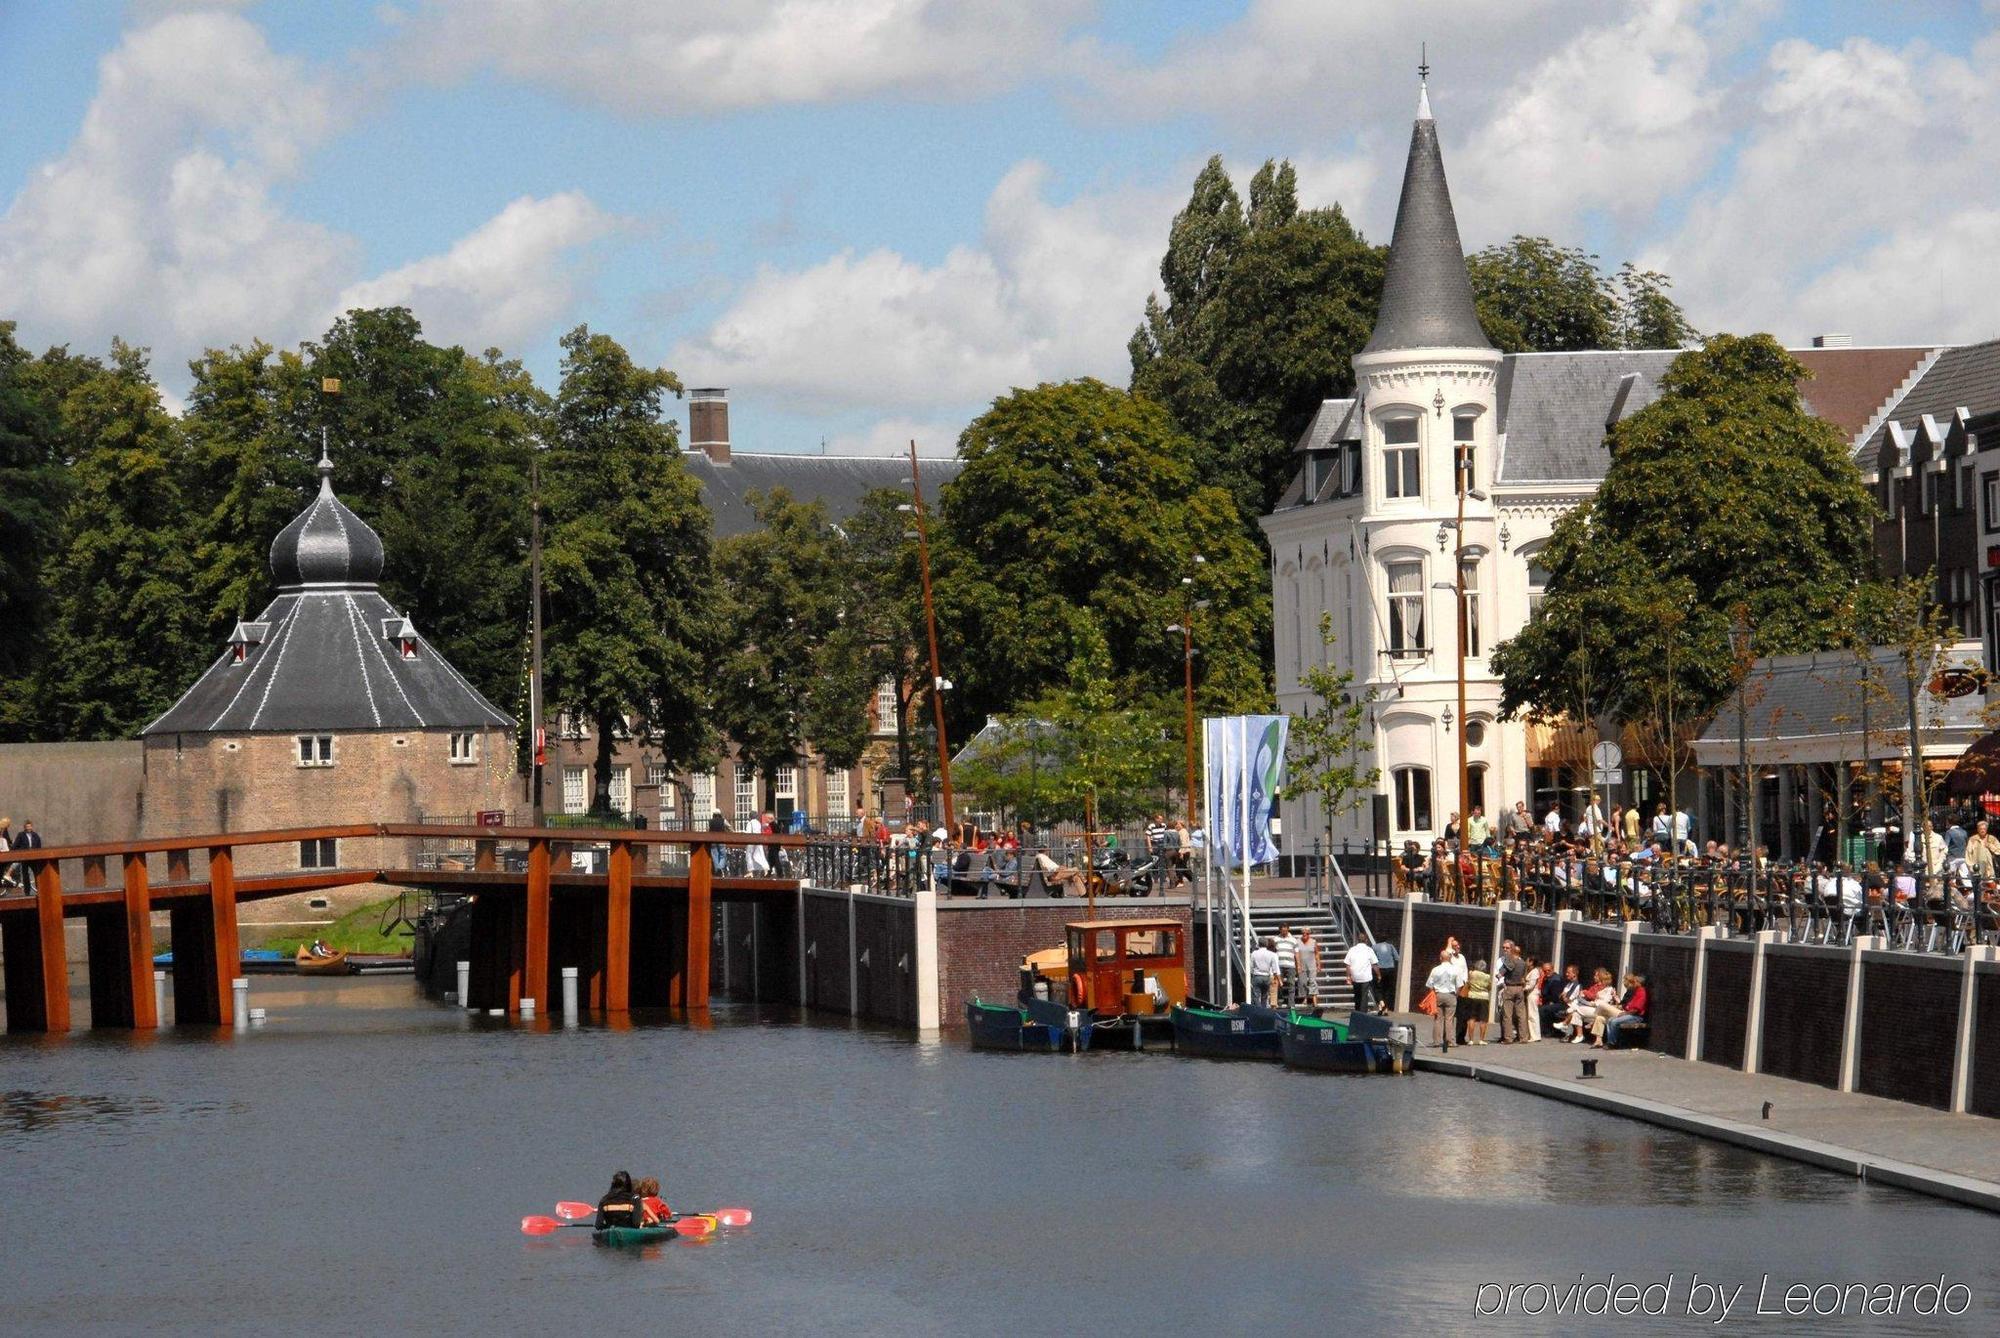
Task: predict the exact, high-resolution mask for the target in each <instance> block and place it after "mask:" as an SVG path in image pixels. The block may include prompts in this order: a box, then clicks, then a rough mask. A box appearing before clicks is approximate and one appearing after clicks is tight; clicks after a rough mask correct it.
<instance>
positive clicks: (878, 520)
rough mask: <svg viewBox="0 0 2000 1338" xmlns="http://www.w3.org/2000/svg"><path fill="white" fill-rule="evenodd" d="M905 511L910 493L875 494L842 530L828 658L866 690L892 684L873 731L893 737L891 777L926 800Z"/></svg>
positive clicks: (918, 619)
mask: <svg viewBox="0 0 2000 1338" xmlns="http://www.w3.org/2000/svg"><path fill="white" fill-rule="evenodd" d="M908 504H909V494H908V493H907V492H904V491H902V490H900V489H896V488H875V489H872V490H870V491H869V492H868V493H867V494H865V495H864V496H863V497H862V499H861V503H860V505H859V506H857V507H856V508H855V510H854V514H853V515H851V516H849V517H848V518H847V519H846V520H844V521H842V522H841V524H840V530H841V532H842V533H843V534H844V535H846V538H847V542H846V544H845V546H844V562H845V574H844V583H845V593H846V595H847V603H846V608H845V616H843V617H842V619H841V622H840V627H839V630H838V631H836V632H835V633H834V635H833V636H832V637H830V638H829V639H828V653H829V655H831V656H834V657H836V658H838V659H839V660H841V661H842V662H845V663H851V664H853V665H855V666H858V673H859V676H860V677H861V679H862V680H863V681H864V682H866V683H867V684H868V685H869V686H870V687H871V689H872V687H873V685H875V684H878V683H880V682H882V681H883V680H884V679H887V680H889V681H891V682H893V683H895V685H896V718H895V719H894V720H883V721H879V722H877V728H878V729H881V730H883V731H885V732H887V731H892V730H893V731H894V733H895V735H896V767H895V774H896V775H898V776H901V777H903V778H904V779H905V780H908V781H910V782H911V783H912V790H913V792H915V793H929V778H930V775H931V772H932V771H933V770H934V767H933V764H932V759H931V757H930V752H929V750H928V749H913V748H912V746H911V740H912V737H913V734H915V733H917V732H918V731H917V730H916V729H915V726H916V723H917V716H918V715H919V713H920V712H921V711H925V710H928V709H929V696H928V694H929V691H930V673H929V659H928V655H929V647H928V645H927V644H926V640H925V633H924V621H923V619H924V612H923V602H922V598H921V595H920V589H921V586H920V580H921V578H920V576H919V573H918V570H917V545H916V543H915V541H914V540H913V539H911V538H910V533H911V530H910V523H911V522H910V517H909V516H908V515H906V514H905V513H904V512H903V510H902V508H903V507H904V506H906V505H908ZM920 779H921V780H922V782H923V786H922V788H919V787H918V786H917V784H916V782H918V781H919V780H920Z"/></svg>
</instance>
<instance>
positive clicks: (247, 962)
mask: <svg viewBox="0 0 2000 1338" xmlns="http://www.w3.org/2000/svg"><path fill="white" fill-rule="evenodd" d="M173 964H174V955H173V954H172V953H171V952H162V953H156V954H154V957H153V965H154V966H172V965H173ZM236 969H237V970H238V971H241V972H242V973H243V974H244V975H246V976H288V975H291V974H292V973H293V972H294V971H296V970H298V964H297V963H296V962H295V961H293V960H292V954H290V953H288V952H280V951H278V950H277V949H276V948H245V949H244V950H243V955H242V957H241V958H239V959H238V961H237V964H236Z"/></svg>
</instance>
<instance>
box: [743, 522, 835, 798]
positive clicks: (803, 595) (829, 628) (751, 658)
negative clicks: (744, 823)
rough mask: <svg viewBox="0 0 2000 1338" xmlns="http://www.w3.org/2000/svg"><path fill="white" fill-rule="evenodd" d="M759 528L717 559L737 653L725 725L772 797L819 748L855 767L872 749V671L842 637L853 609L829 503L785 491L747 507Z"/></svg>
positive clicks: (829, 758)
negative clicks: (785, 772)
mask: <svg viewBox="0 0 2000 1338" xmlns="http://www.w3.org/2000/svg"><path fill="white" fill-rule="evenodd" d="M747 500H748V501H749V503H750V506H751V510H752V511H753V513H754V514H755V515H756V517H757V526H758V527H757V529H755V530H753V531H751V532H749V533H747V534H739V535H732V536H731V537H729V538H727V539H724V540H722V541H721V542H719V543H718V544H717V545H716V549H715V570H716V575H717V576H718V578H719V585H720V590H721V601H720V603H721V609H720V612H721V617H722V619H723V621H724V624H725V625H726V626H727V627H728V628H729V632H730V645H731V649H730V650H729V651H728V653H727V654H726V655H724V657H723V658H722V660H721V663H720V664H719V666H718V668H717V672H716V676H715V677H716V682H717V688H716V702H717V712H716V716H717V721H718V723H719V724H720V725H721V726H722V728H723V730H724V732H725V733H727V734H728V735H729V737H730V739H731V740H733V741H734V742H735V744H736V748H737V756H738V757H739V758H741V759H742V761H744V762H746V763H748V764H749V765H751V766H753V767H755V768H756V769H757V770H758V771H759V772H760V773H762V775H763V776H764V778H765V781H766V784H767V787H768V785H769V784H770V783H771V782H772V781H774V780H775V779H776V775H777V771H778V768H780V767H784V766H792V765H796V764H797V763H798V762H800V761H801V760H802V759H803V758H804V756H805V753H806V750H807V749H808V748H809V747H810V748H813V749H816V750H817V751H819V752H820V753H821V754H822V755H823V756H824V757H825V758H826V759H827V761H828V763H829V765H832V766H835V767H851V766H853V765H854V764H855V763H856V762H858V761H859V760H860V758H861V750H862V748H863V746H864V745H865V744H866V743H867V740H868V717H867V706H868V694H869V692H870V691H871V690H872V688H873V687H874V682H873V680H872V679H870V678H869V677H868V664H867V662H866V661H865V660H864V659H858V658H856V657H855V656H853V655H852V654H851V650H852V645H851V643H850V642H849V640H848V638H847V637H845V636H844V635H843V630H844V624H845V622H846V619H847V615H848V611H849V609H850V608H851V607H853V605H854V604H855V602H856V601H855V599H854V597H853V587H852V585H851V582H850V564H849V561H848V555H847V547H848V544H847V540H846V538H845V537H844V531H841V530H837V529H835V528H834V526H833V524H832V522H831V521H830V520H829V518H828V516H827V510H826V504H825V503H824V502H818V501H815V502H799V501H795V500H794V499H793V498H792V495H791V494H790V493H789V492H787V491H786V490H785V489H783V488H776V489H773V490H772V491H771V492H769V493H767V494H758V493H754V492H753V493H751V494H750V496H749V497H748V499H747Z"/></svg>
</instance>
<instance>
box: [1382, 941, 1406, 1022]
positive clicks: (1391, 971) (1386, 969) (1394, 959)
mask: <svg viewBox="0 0 2000 1338" xmlns="http://www.w3.org/2000/svg"><path fill="white" fill-rule="evenodd" d="M1400 965H1402V958H1401V957H1400V956H1399V955H1398V954H1397V952H1396V945H1395V944H1393V943H1391V942H1390V941H1389V940H1388V939H1386V938H1378V939H1376V940H1375V1011H1376V1012H1378V1013H1387V1012H1388V1011H1389V1000H1390V999H1392V998H1394V997H1395V983H1396V968H1397V967H1398V966H1400Z"/></svg>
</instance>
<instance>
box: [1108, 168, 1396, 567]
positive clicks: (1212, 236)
mask: <svg viewBox="0 0 2000 1338" xmlns="http://www.w3.org/2000/svg"><path fill="white" fill-rule="evenodd" d="M1382 260H1383V252H1382V250H1381V249H1380V248H1379V247H1374V246H1370V245H1369V244H1368V243H1367V241H1366V240H1365V239H1364V238H1362V236H1361V234H1360V233H1358V232H1356V231H1355V229H1354V227H1353V226H1352V224H1350V223H1349V222H1348V219H1347V216H1346V215H1345V214H1344V213H1343V212H1342V211H1341V210H1340V208H1339V206H1337V205H1336V206H1334V207H1333V208H1330V209H1310V210H1300V209H1299V207H1298V188H1297V180H1296V175H1295V173H1294V172H1293V169H1292V166H1291V164H1290V163H1273V162H1268V161H1267V162H1266V163H1265V164H1264V165H1263V166H1262V167H1260V168H1259V169H1258V170H1257V173H1256V175H1255V176H1254V177H1252V179H1251V182H1250V207H1249V211H1248V214H1247V216H1246V215H1245V213H1244V210H1243V208H1242V205H1241V202H1240V201H1239V200H1238V197H1237V195H1236V192H1235V189H1234V187H1233V186H1231V184H1230V182H1229V177H1228V174H1227V173H1226V172H1225V171H1224V170H1223V168H1222V160H1221V159H1220V158H1219V157H1217V158H1211V159H1210V160H1209V161H1208V163H1207V165H1206V166H1204V167H1203V168H1202V170H1201V172H1200V173H1199V174H1198V175H1197V176H1196V178H1195V183H1194V189H1193V193H1192V195H1191V197H1190V199H1189V201H1188V206H1187V208H1186V209H1184V210H1182V211H1181V213H1180V214H1178V215H1177V216H1176V217H1175V219H1174V224H1173V228H1172V230H1171V231H1170V233H1169V234H1168V239H1167V250H1166V254H1165V256H1164V257H1163V258H1162V259H1161V262H1160V279H1161V283H1162V286H1163V289H1164V292H1165V300H1164V302H1162V300H1161V299H1160V298H1159V297H1158V296H1154V297H1149V298H1148V299H1147V303H1146V313H1145V319H1144V322H1143V323H1142V324H1141V325H1140V327H1139V329H1138V331H1137V332H1136V333H1135V334H1134V335H1133V336H1132V341H1131V344H1130V346H1129V347H1130V351H1131V356H1132V390H1133V391H1134V392H1135V393H1137V394H1142V395H1145V396H1147V397H1149V398H1151V399H1154V400H1157V401H1159V402H1160V403H1161V404H1164V405H1166V406H1167V409H1168V411H1169V412H1170V413H1171V414H1172V415H1173V418H1174V421H1175V422H1176V423H1177V424H1178V425H1179V427H1180V428H1181V430H1182V431H1183V432H1184V433H1186V434H1187V435H1188V436H1189V437H1190V438H1191V439H1192V440H1193V441H1194V442H1195V444H1196V455H1195V465H1196V468H1197V470H1198V471H1199V472H1200V474H1201V476H1202V477H1203V478H1205V479H1208V480H1210V481H1211V482H1215V483H1218V484H1220V485H1221V486H1223V487H1224V488H1226V489H1227V490H1228V491H1229V492H1230V494H1231V495H1232V496H1233V497H1234V498H1235V499H1236V502H1237V505H1238V507H1239V508H1240V510H1241V512H1242V515H1243V516H1244V522H1243V523H1244V524H1245V526H1246V528H1247V527H1248V526H1250V525H1251V524H1252V523H1253V522H1254V519H1255V518H1256V517H1257V516H1260V515H1263V514H1264V513H1265V512H1267V511H1269V510H1270V508H1271V506H1272V504H1274V503H1275V502H1276V500H1277V498H1278V495H1279V494H1280V493H1281V492H1283V490H1284V487H1285V485H1286V483H1288V482H1289V481H1290V475H1291V473H1292V470H1293V465H1294V462H1293V460H1292V459H1291V448H1292V444H1293V443H1294V442H1295V441H1296V440H1297V439H1298V435H1299V433H1300V432H1301V431H1303V430H1304V428H1305V425H1306V424H1307V423H1308V422H1309V421H1311V419H1312V416H1313V414H1314V413H1315V412H1316V411H1317V410H1318V408H1319V406H1320V403H1321V401H1323V400H1324V399H1326V398H1327V397H1329V396H1336V395H1344V394H1348V393H1351V391H1352V389H1353V368H1352V365H1351V361H1350V360H1351V359H1352V357H1353V355H1354V354H1355V353H1357V352H1359V351H1360V349H1361V347H1362V345H1363V344H1365V343H1366V342H1367V341H1368V333H1369V331H1370V329H1371V328H1372V327H1373V325H1374V323H1375V310H1376V307H1377V306H1378V305H1379V304H1380V302H1381V293H1382Z"/></svg>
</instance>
